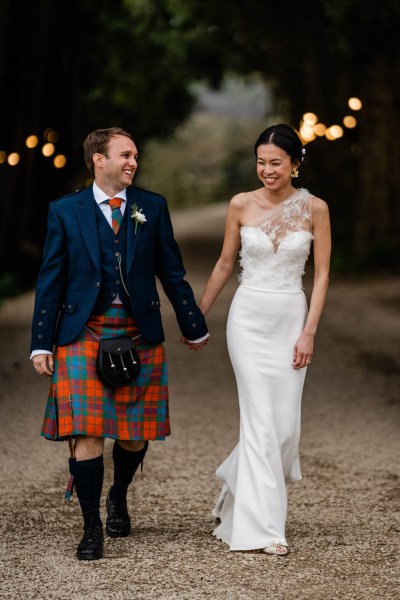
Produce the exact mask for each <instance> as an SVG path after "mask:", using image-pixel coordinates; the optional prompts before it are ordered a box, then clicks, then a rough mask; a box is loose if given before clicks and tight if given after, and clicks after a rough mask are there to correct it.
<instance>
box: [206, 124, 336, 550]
mask: <svg viewBox="0 0 400 600" xmlns="http://www.w3.org/2000/svg"><path fill="white" fill-rule="evenodd" d="M255 154H256V164H257V175H258V178H259V180H260V181H261V183H262V187H261V188H259V189H256V190H254V191H251V192H245V193H241V194H238V195H237V196H235V197H234V198H232V200H231V202H230V205H229V208H228V212H227V218H226V229H225V239H224V244H223V249H222V253H221V256H220V258H219V260H218V261H217V263H216V265H215V267H214V270H213V272H212V274H211V276H210V279H209V281H208V283H207V285H206V288H205V291H204V294H203V297H202V299H201V302H200V308H201V310H202V312H203V313H204V314H205V315H206V314H207V313H208V311H209V310H210V308H211V307H212V305H213V303H214V301H215V300H216V298H217V296H218V294H219V293H220V292H221V290H222V288H223V287H224V285H225V284H226V282H227V281H228V279H229V277H230V275H231V274H232V271H233V269H234V265H235V261H236V259H237V254H238V252H239V247H240V246H241V251H240V265H241V268H242V271H241V275H240V285H239V287H238V289H237V291H236V294H235V296H234V298H233V301H232V305H231V308H230V311H229V317H228V324H227V342H228V350H229V355H230V359H231V361H232V366H233V369H234V372H235V377H236V382H237V389H238V396H239V406H240V437H239V442H238V444H237V445H236V447H235V448H234V450H233V451H232V452H231V454H230V455H229V456H228V458H227V459H226V460H225V461H224V462H223V463H222V465H220V467H219V468H218V470H217V473H216V474H217V476H218V477H219V478H220V479H221V480H222V482H223V486H222V491H221V495H220V497H219V499H218V502H217V504H216V507H215V508H214V511H213V514H214V516H215V517H216V518H217V519H218V520H219V521H220V524H219V525H218V526H217V528H216V529H215V531H214V535H215V536H216V537H217V538H218V539H221V540H223V541H224V542H225V543H226V544H228V545H229V546H230V549H231V550H255V549H262V550H263V551H264V552H265V553H267V554H274V555H278V556H284V555H286V554H287V553H288V542H287V540H286V536H285V523H286V513H287V495H286V484H287V483H291V482H294V481H298V480H299V479H301V472H300V464H299V455H298V445H299V436H300V406H301V396H302V390H303V384H304V378H305V373H306V367H307V366H308V365H309V364H310V363H311V359H312V356H313V346H314V337H315V334H316V331H317V326H318V322H319V320H320V317H321V313H322V310H323V306H324V303H325V298H326V293H327V287H328V273H329V259H330V225H329V212H328V207H327V205H326V203H325V202H324V201H323V200H320V199H319V198H316V197H315V196H312V195H311V194H310V193H309V192H308V191H307V190H305V189H296V188H295V187H293V182H294V180H295V178H297V176H298V171H299V169H300V168H301V164H302V161H303V158H304V154H305V150H304V149H303V146H302V143H301V140H300V138H299V137H298V135H297V133H296V132H295V131H294V129H292V128H291V127H289V126H287V125H275V126H273V127H269V128H268V129H266V130H265V131H263V132H262V133H261V135H260V136H259V138H258V140H257V142H256V144H255ZM311 242H313V252H314V270H315V273H314V285H313V290H312V296H311V301H310V309H309V311H308V308H307V302H306V299H305V296H304V293H303V290H302V275H303V273H304V265H305V263H306V260H307V258H308V255H309V252H310V246H311Z"/></svg>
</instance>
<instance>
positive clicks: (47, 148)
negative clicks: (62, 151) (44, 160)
mask: <svg viewBox="0 0 400 600" xmlns="http://www.w3.org/2000/svg"><path fill="white" fill-rule="evenodd" d="M54 150H55V148H54V144H51V143H48V144H45V145H44V146H43V148H42V154H43V156H51V155H52V154H54Z"/></svg>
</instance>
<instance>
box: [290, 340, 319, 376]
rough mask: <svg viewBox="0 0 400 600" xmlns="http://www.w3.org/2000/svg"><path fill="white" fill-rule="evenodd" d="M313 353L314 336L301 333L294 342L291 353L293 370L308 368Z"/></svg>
mask: <svg viewBox="0 0 400 600" xmlns="http://www.w3.org/2000/svg"><path fill="white" fill-rule="evenodd" d="M313 351H314V336H313V335H310V334H306V333H302V334H301V336H300V337H299V339H298V340H297V342H296V345H295V347H294V353H293V363H292V366H293V368H294V369H302V368H303V367H308V365H309V364H310V363H311V359H312V355H313Z"/></svg>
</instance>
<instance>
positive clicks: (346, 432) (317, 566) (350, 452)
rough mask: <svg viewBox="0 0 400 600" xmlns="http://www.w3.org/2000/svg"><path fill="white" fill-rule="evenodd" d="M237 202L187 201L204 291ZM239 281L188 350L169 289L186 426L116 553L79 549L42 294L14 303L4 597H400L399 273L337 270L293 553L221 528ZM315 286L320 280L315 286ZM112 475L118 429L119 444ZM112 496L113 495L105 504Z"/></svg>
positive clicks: (7, 347) (1, 500)
mask: <svg viewBox="0 0 400 600" xmlns="http://www.w3.org/2000/svg"><path fill="white" fill-rule="evenodd" d="M224 210H225V209H224V207H223V206H214V207H210V209H209V210H207V211H206V210H204V209H201V210H200V209H199V210H197V211H196V210H195V211H190V212H185V213H180V214H177V215H174V224H175V229H176V234H177V238H178V239H179V241H180V243H181V247H182V251H183V254H184V257H185V262H186V266H187V269H188V279H189V280H190V281H191V283H192V285H193V287H194V289H195V293H196V295H197V297H199V296H200V294H201V291H202V288H203V286H204V283H205V281H206V278H207V275H208V273H209V271H210V268H211V265H212V262H213V260H215V258H216V257H217V255H218V250H219V246H220V242H221V236H222V230H223V218H224V216H223V215H224ZM235 287H236V282H235V279H234V278H232V281H231V282H230V284H229V285H228V286H227V288H226V290H224V292H223V293H222V295H221V297H220V299H219V300H218V302H217V303H216V305H215V307H214V309H213V311H212V313H211V315H210V318H209V319H208V322H209V327H210V330H211V333H212V341H211V343H210V345H209V347H208V348H207V349H206V350H204V351H202V352H197V353H194V352H188V351H187V350H186V349H185V348H184V347H183V346H182V345H181V344H179V343H178V341H179V331H178V328H177V325H176V323H175V319H174V316H173V314H172V311H171V308H170V306H169V305H168V302H167V301H164V302H163V313H164V322H165V328H166V333H167V343H166V348H167V353H168V357H169V365H170V391H171V416H172V428H173V435H172V436H171V437H170V438H169V439H168V440H166V441H165V442H154V443H152V444H151V448H150V451H149V453H148V456H147V458H146V463H145V469H144V471H143V473H142V474H139V475H138V476H137V477H136V479H135V484H134V486H132V488H131V489H130V492H129V505H130V509H131V513H132V518H133V525H134V532H133V534H132V535H131V536H130V537H129V538H127V539H125V540H111V539H109V538H108V539H107V540H106V543H105V558H104V560H101V561H95V562H93V563H85V562H79V561H77V560H76V558H75V548H76V544H77V542H78V541H79V539H80V536H81V520H80V514H79V510H78V508H77V503H76V500H74V501H73V504H72V507H68V506H67V505H65V504H64V502H63V492H64V489H65V486H66V483H67V479H68V472H67V471H68V469H67V457H68V449H67V445H66V444H65V443H53V442H49V441H45V440H43V439H42V438H40V436H39V431H40V427H41V421H42V416H43V409H44V405H45V397H46V393H47V388H48V380H44V379H41V378H40V377H38V376H37V375H36V374H35V373H34V371H33V369H32V367H31V364H30V362H29V360H28V347H29V335H30V334H29V329H30V319H31V313H32V302H33V294H31V293H28V294H25V295H23V296H21V297H18V298H16V299H14V300H12V301H9V302H7V303H6V304H4V305H3V306H2V307H1V308H0V344H1V348H2V352H1V355H0V403H1V404H0V527H1V537H0V561H1V576H0V586H1V590H0V595H1V598H2V599H3V600H16V599H19V598H23V599H24V600H25V599H26V600H28V599H57V600H67V599H68V600H70V599H71V598H75V599H77V600H81V599H82V600H83V599H88V600H89V599H90V600H100V599H102V600H108V599H115V600H119V599H121V600H122V599H123V600H125V599H126V600H131V599H132V600H153V599H155V600H157V599H166V600H175V599H176V600H184V599H187V600H200V599H206V598H213V599H217V600H239V599H240V600H242V599H246V600H247V599H248V600H264V599H270V598H271V599H272V598H273V599H276V600H281V599H282V600H283V599H285V600H298V599H299V600H301V599H306V598H307V599H312V600H314V599H318V600H319V599H321V600H322V599H329V600H334V599H339V598H340V599H344V600H350V599H357V600H364V599H379V600H380V599H391V600H392V599H394V598H398V597H399V596H400V592H399V590H400V576H399V562H400V561H399V546H400V544H399V539H400V521H399V515H400V485H399V481H400V479H399V477H400V464H399V450H400V436H399V421H400V418H399V417H400V394H399V389H400V386H399V383H400V362H399V355H400V347H399V340H400V300H399V298H400V277H399V278H394V277H380V278H373V279H368V280H367V279H352V280H351V279H347V280H339V279H335V278H334V279H333V282H332V285H331V289H330V293H329V299H328V303H327V307H326V311H325V314H324V317H323V320H322V322H321V325H320V329H319V333H318V338H317V342H316V353H315V357H314V360H313V363H312V367H310V369H309V371H308V374H307V378H306V386H305V391H304V396H303V418H302V423H303V425H302V438H301V458H302V470H303V480H302V481H301V482H299V483H297V484H296V485H294V486H292V487H291V488H290V490H289V515H288V523H287V535H288V540H289V542H290V544H291V549H292V552H291V554H290V555H289V556H288V557H287V558H283V559H282V558H281V559H280V558H276V557H269V556H266V555H265V554H262V553H261V552H230V551H229V549H228V548H227V547H226V546H225V545H224V544H222V543H221V542H218V541H216V540H215V539H214V538H213V537H212V535H211V532H212V530H213V526H214V522H213V518H212V516H211V509H212V507H213V503H214V501H215V500H216V497H217V495H218V492H219V487H220V485H219V482H218V480H217V479H216V477H215V476H214V471H215V469H216V467H217V466H218V465H219V463H220V462H221V461H222V460H223V459H224V458H225V456H226V455H227V454H228V453H229V452H230V450H231V449H232V447H233V445H234V444H235V443H236V439H237V434H238V408H237V400H236V390H235V383H234V378H233V373H232V370H231V367H230V363H229V360H228V356H227V351H226V346H225V323H226V316H227V312H228V308H229V303H230V299H231V297H232V295H233V293H234V289H235ZM308 288H309V286H307V288H306V289H308ZM105 465H106V481H105V488H107V486H108V485H109V484H110V476H111V442H109V441H107V443H106V449H105ZM104 502H105V496H104V494H103V499H102V507H103V511H104Z"/></svg>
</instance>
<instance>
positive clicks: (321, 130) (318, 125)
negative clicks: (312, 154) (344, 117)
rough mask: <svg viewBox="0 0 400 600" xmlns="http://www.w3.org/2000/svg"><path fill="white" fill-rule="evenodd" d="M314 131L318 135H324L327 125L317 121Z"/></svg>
mask: <svg viewBox="0 0 400 600" xmlns="http://www.w3.org/2000/svg"><path fill="white" fill-rule="evenodd" d="M313 131H314V133H315V135H317V136H318V137H322V136H323V135H325V131H326V125H324V124H323V123H316V124H315V125H314V127H313Z"/></svg>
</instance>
